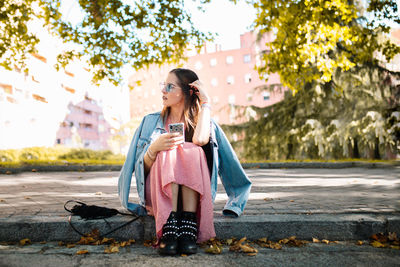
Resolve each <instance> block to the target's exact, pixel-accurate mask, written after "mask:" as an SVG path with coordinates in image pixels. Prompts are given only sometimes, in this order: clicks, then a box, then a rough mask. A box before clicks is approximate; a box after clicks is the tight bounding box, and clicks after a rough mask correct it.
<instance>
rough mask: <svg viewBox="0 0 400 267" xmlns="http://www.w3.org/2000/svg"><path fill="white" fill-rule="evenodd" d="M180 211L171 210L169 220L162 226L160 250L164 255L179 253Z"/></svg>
mask: <svg viewBox="0 0 400 267" xmlns="http://www.w3.org/2000/svg"><path fill="white" fill-rule="evenodd" d="M178 231H179V218H178V213H177V212H175V211H171V213H170V215H169V217H168V220H167V222H166V223H165V224H164V226H163V228H162V232H163V234H162V237H161V239H160V246H159V249H158V251H159V252H160V254H163V255H175V254H177V253H178Z"/></svg>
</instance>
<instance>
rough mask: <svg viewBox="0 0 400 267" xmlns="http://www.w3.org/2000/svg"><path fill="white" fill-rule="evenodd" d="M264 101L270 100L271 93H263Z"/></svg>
mask: <svg viewBox="0 0 400 267" xmlns="http://www.w3.org/2000/svg"><path fill="white" fill-rule="evenodd" d="M263 98H264V100H269V92H263Z"/></svg>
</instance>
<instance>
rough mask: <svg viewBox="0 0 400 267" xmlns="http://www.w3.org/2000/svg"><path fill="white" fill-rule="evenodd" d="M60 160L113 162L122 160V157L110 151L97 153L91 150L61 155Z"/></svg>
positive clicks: (74, 150) (80, 149) (76, 150)
mask: <svg viewBox="0 0 400 267" xmlns="http://www.w3.org/2000/svg"><path fill="white" fill-rule="evenodd" d="M58 159H96V160H111V159H122V157H121V156H116V155H114V154H113V153H112V152H111V151H110V150H104V151H95V150H90V149H83V148H79V149H72V150H71V151H69V152H68V153H66V154H63V155H60V156H59V157H58Z"/></svg>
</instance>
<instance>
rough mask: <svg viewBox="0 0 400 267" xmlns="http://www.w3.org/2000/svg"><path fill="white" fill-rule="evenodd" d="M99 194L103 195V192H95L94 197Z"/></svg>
mask: <svg viewBox="0 0 400 267" xmlns="http://www.w3.org/2000/svg"><path fill="white" fill-rule="evenodd" d="M101 194H103V192H96V194H95V195H101Z"/></svg>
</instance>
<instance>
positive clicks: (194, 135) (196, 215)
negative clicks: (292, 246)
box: [118, 69, 251, 255]
mask: <svg viewBox="0 0 400 267" xmlns="http://www.w3.org/2000/svg"><path fill="white" fill-rule="evenodd" d="M162 98H163V105H164V108H163V110H162V111H161V112H157V113H154V114H149V115H147V116H145V118H144V119H143V121H142V123H141V125H140V126H139V128H138V129H137V130H136V132H135V135H134V137H133V140H132V143H131V146H130V148H129V152H128V155H127V159H126V161H125V164H124V166H123V168H122V170H121V174H120V178H119V184H118V193H119V196H120V199H121V202H122V205H123V206H124V207H126V208H127V209H128V210H130V211H132V212H135V213H137V214H139V215H144V214H146V211H147V213H149V214H150V215H153V216H154V218H155V221H156V234H157V238H158V240H159V252H160V253H161V254H168V255H173V254H177V253H182V254H193V253H196V251H197V245H196V242H203V241H206V240H208V239H210V238H212V237H214V236H215V231H214V224H213V206H212V202H213V200H214V199H215V195H216V188H217V175H218V174H220V176H221V180H222V183H223V185H224V187H225V191H226V192H227V194H228V197H229V200H228V202H227V204H226V206H225V208H224V210H223V214H224V215H227V216H235V217H237V216H239V215H240V214H241V213H242V212H243V210H244V207H245V205H246V202H247V198H248V194H249V192H250V188H251V182H250V181H249V179H248V177H247V176H246V174H245V173H244V171H243V169H242V167H241V166H240V163H239V161H238V159H237V157H236V155H235V153H234V151H233V150H232V147H231V146H230V144H229V142H228V140H227V139H226V137H225V135H224V133H223V131H222V130H221V128H220V127H219V126H218V125H217V124H216V123H215V122H214V121H212V120H211V118H210V104H209V97H208V95H207V93H206V92H205V91H204V89H203V88H202V84H201V83H200V82H199V80H198V77H197V75H196V74H195V73H194V72H193V71H191V70H188V69H174V70H172V71H171V72H170V73H169V74H168V76H167V79H166V81H165V83H163V84H162ZM179 122H182V123H184V129H185V131H184V132H185V134H184V136H181V135H179V134H178V133H168V131H167V129H168V125H169V124H171V123H179ZM133 172H134V173H135V177H136V184H137V190H138V194H139V198H140V205H137V204H136V205H135V204H133V203H129V202H128V197H129V187H130V182H131V177H132V173H133ZM144 207H146V210H144Z"/></svg>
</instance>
